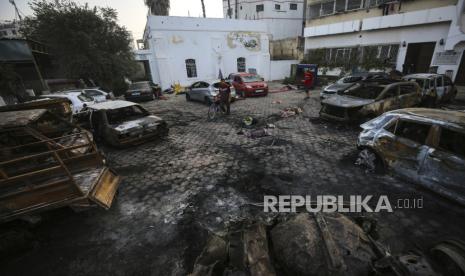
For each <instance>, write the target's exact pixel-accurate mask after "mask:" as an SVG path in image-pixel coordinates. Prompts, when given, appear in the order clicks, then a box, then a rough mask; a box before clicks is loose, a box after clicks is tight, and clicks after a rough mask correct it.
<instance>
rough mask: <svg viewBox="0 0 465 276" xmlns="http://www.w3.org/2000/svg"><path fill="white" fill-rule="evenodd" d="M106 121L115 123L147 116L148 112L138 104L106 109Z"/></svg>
mask: <svg viewBox="0 0 465 276" xmlns="http://www.w3.org/2000/svg"><path fill="white" fill-rule="evenodd" d="M106 114H107V118H108V123H109V124H110V125H117V124H121V123H123V122H127V121H131V120H136V119H139V118H142V117H145V116H147V114H148V112H147V111H146V110H145V109H143V108H142V107H140V106H127V107H123V108H118V109H113V110H107V111H106Z"/></svg>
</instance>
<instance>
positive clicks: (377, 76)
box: [320, 72, 389, 99]
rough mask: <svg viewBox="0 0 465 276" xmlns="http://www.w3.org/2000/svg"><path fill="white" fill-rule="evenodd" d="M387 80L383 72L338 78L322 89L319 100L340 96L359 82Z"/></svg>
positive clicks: (386, 75)
mask: <svg viewBox="0 0 465 276" xmlns="http://www.w3.org/2000/svg"><path fill="white" fill-rule="evenodd" d="M388 78H389V76H388V74H386V73H384V72H374V73H370V72H364V73H356V74H351V75H349V76H345V77H343V78H340V79H339V80H337V81H336V82H335V83H333V84H330V85H328V86H326V87H325V88H323V91H321V93H320V98H321V99H326V98H328V97H330V96H333V95H336V94H342V92H344V91H345V90H346V89H349V88H350V87H352V86H354V85H355V84H357V83H358V82H361V81H375V80H386V79H388Z"/></svg>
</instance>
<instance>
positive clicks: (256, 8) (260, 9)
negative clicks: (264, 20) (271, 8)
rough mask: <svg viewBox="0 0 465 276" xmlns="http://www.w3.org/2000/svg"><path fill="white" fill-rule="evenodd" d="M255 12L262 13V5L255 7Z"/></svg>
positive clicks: (263, 7)
mask: <svg viewBox="0 0 465 276" xmlns="http://www.w3.org/2000/svg"><path fill="white" fill-rule="evenodd" d="M255 10H256V11H257V12H262V11H264V10H265V6H264V5H263V4H260V5H257V6H255Z"/></svg>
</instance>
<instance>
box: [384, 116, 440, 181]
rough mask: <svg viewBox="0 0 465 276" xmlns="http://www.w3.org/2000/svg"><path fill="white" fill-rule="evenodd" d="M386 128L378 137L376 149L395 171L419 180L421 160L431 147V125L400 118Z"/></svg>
mask: <svg viewBox="0 0 465 276" xmlns="http://www.w3.org/2000/svg"><path fill="white" fill-rule="evenodd" d="M385 129H386V132H385V134H384V135H382V136H380V137H377V140H376V150H377V151H378V152H379V154H380V155H381V156H383V158H384V160H385V161H386V163H387V164H388V166H389V167H391V169H392V170H393V171H394V172H396V173H398V174H399V175H402V176H404V177H406V178H408V179H411V180H417V177H418V171H419V169H420V165H421V162H422V161H423V160H424V157H425V155H426V153H427V152H428V149H429V147H428V146H427V145H426V142H427V140H428V137H429V135H430V129H431V125H430V124H428V123H420V122H416V121H412V120H406V119H399V120H397V121H393V122H392V123H391V124H389V125H388V126H386V128H385Z"/></svg>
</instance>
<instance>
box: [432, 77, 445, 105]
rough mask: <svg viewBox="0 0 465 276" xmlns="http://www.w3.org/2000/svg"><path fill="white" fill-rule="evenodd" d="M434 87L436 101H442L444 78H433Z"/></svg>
mask: <svg viewBox="0 0 465 276" xmlns="http://www.w3.org/2000/svg"><path fill="white" fill-rule="evenodd" d="M435 86H436V95H438V97H437V101H438V102H439V101H442V99H443V97H444V95H445V94H446V90H447V89H446V88H445V87H444V78H443V77H442V76H437V77H436V78H435Z"/></svg>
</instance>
